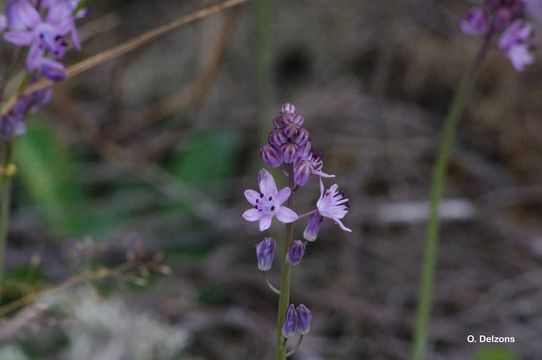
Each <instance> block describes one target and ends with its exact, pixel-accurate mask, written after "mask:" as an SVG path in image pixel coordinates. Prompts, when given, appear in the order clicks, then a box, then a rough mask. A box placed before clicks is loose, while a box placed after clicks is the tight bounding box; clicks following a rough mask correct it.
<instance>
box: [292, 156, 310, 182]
mask: <svg viewBox="0 0 542 360" xmlns="http://www.w3.org/2000/svg"><path fill="white" fill-rule="evenodd" d="M311 175H312V163H311V162H310V161H309V160H301V161H298V162H297V163H296V166H295V169H294V180H295V184H296V185H299V186H305V185H306V184H307V182H308V181H309V179H310V177H311Z"/></svg>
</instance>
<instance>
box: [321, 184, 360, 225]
mask: <svg viewBox="0 0 542 360" xmlns="http://www.w3.org/2000/svg"><path fill="white" fill-rule="evenodd" d="M347 204H348V199H347V198H345V197H344V194H343V193H341V192H340V191H339V186H338V185H337V184H334V185H332V186H331V187H330V188H329V189H327V190H324V183H323V182H322V180H320V199H318V202H317V203H316V207H317V208H318V213H319V214H320V215H322V216H323V217H327V218H329V219H331V220H333V221H335V222H336V223H337V225H339V227H340V228H341V230H344V231H348V232H351V231H352V230H350V229H349V228H347V227H346V226H344V224H343V223H342V221H341V219H342V218H344V217H345V216H346V214H347V213H348V205H347Z"/></svg>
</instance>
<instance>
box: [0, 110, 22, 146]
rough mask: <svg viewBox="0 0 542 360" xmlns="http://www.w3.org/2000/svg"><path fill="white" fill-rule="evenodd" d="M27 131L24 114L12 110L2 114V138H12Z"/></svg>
mask: <svg viewBox="0 0 542 360" xmlns="http://www.w3.org/2000/svg"><path fill="white" fill-rule="evenodd" d="M25 133H26V125H25V123H24V114H18V113H14V112H10V113H8V114H5V115H2V116H0V138H1V139H2V140H10V139H12V138H14V137H15V136H21V135H24V134H25Z"/></svg>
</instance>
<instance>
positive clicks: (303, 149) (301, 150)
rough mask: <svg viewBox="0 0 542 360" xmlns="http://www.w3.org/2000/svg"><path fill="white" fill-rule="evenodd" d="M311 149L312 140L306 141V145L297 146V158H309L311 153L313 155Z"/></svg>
mask: <svg viewBox="0 0 542 360" xmlns="http://www.w3.org/2000/svg"><path fill="white" fill-rule="evenodd" d="M311 149H312V144H311V142H310V141H307V142H306V143H305V145H303V146H298V147H297V158H298V159H303V160H308V159H309V157H310V155H311Z"/></svg>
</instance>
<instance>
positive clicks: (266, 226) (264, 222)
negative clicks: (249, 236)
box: [254, 209, 273, 231]
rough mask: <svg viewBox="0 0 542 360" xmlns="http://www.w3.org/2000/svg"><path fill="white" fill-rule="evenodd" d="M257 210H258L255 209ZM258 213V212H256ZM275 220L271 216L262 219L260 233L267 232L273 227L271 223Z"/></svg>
mask: <svg viewBox="0 0 542 360" xmlns="http://www.w3.org/2000/svg"><path fill="white" fill-rule="evenodd" d="M254 210H256V209H254ZM256 211H257V210H256ZM272 220H273V216H271V215H264V216H262V217H261V218H260V231H265V230H267V229H269V228H270V227H271V221H272Z"/></svg>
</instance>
